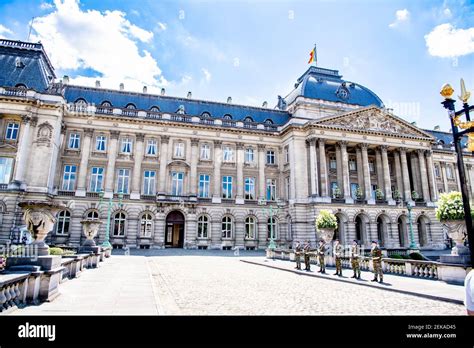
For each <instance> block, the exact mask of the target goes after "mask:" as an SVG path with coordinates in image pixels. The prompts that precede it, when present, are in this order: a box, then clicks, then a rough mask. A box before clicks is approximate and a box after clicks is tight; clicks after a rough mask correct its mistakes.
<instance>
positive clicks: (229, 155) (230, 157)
mask: <svg viewBox="0 0 474 348" xmlns="http://www.w3.org/2000/svg"><path fill="white" fill-rule="evenodd" d="M223 160H224V162H233V161H234V150H233V149H232V148H231V147H230V146H225V147H224V156H223Z"/></svg>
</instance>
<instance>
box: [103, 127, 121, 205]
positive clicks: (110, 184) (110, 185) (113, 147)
mask: <svg viewBox="0 0 474 348" xmlns="http://www.w3.org/2000/svg"><path fill="white" fill-rule="evenodd" d="M119 135H120V132H119V131H111V132H110V146H109V150H108V162H107V173H106V176H105V196H106V198H108V197H111V196H112V195H113V192H114V176H115V159H116V158H117V143H118V138H119Z"/></svg>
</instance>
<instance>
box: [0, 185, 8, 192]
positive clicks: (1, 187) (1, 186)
mask: <svg viewBox="0 0 474 348" xmlns="http://www.w3.org/2000/svg"><path fill="white" fill-rule="evenodd" d="M7 190H8V184H0V191H7Z"/></svg>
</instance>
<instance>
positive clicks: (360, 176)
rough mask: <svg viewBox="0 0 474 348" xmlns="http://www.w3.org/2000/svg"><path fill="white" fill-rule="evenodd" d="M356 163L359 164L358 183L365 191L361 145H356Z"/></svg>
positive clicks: (362, 190)
mask: <svg viewBox="0 0 474 348" xmlns="http://www.w3.org/2000/svg"><path fill="white" fill-rule="evenodd" d="M355 150H356V165H357V184H358V185H359V188H360V190H361V192H362V193H363V192H364V171H363V164H362V151H361V150H360V146H356V149H355Z"/></svg>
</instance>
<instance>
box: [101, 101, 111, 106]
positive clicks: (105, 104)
mask: <svg viewBox="0 0 474 348" xmlns="http://www.w3.org/2000/svg"><path fill="white" fill-rule="evenodd" d="M100 105H101V106H103V107H104V108H111V107H112V104H111V103H110V102H108V101H103V102H102V103H101V104H100Z"/></svg>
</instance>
